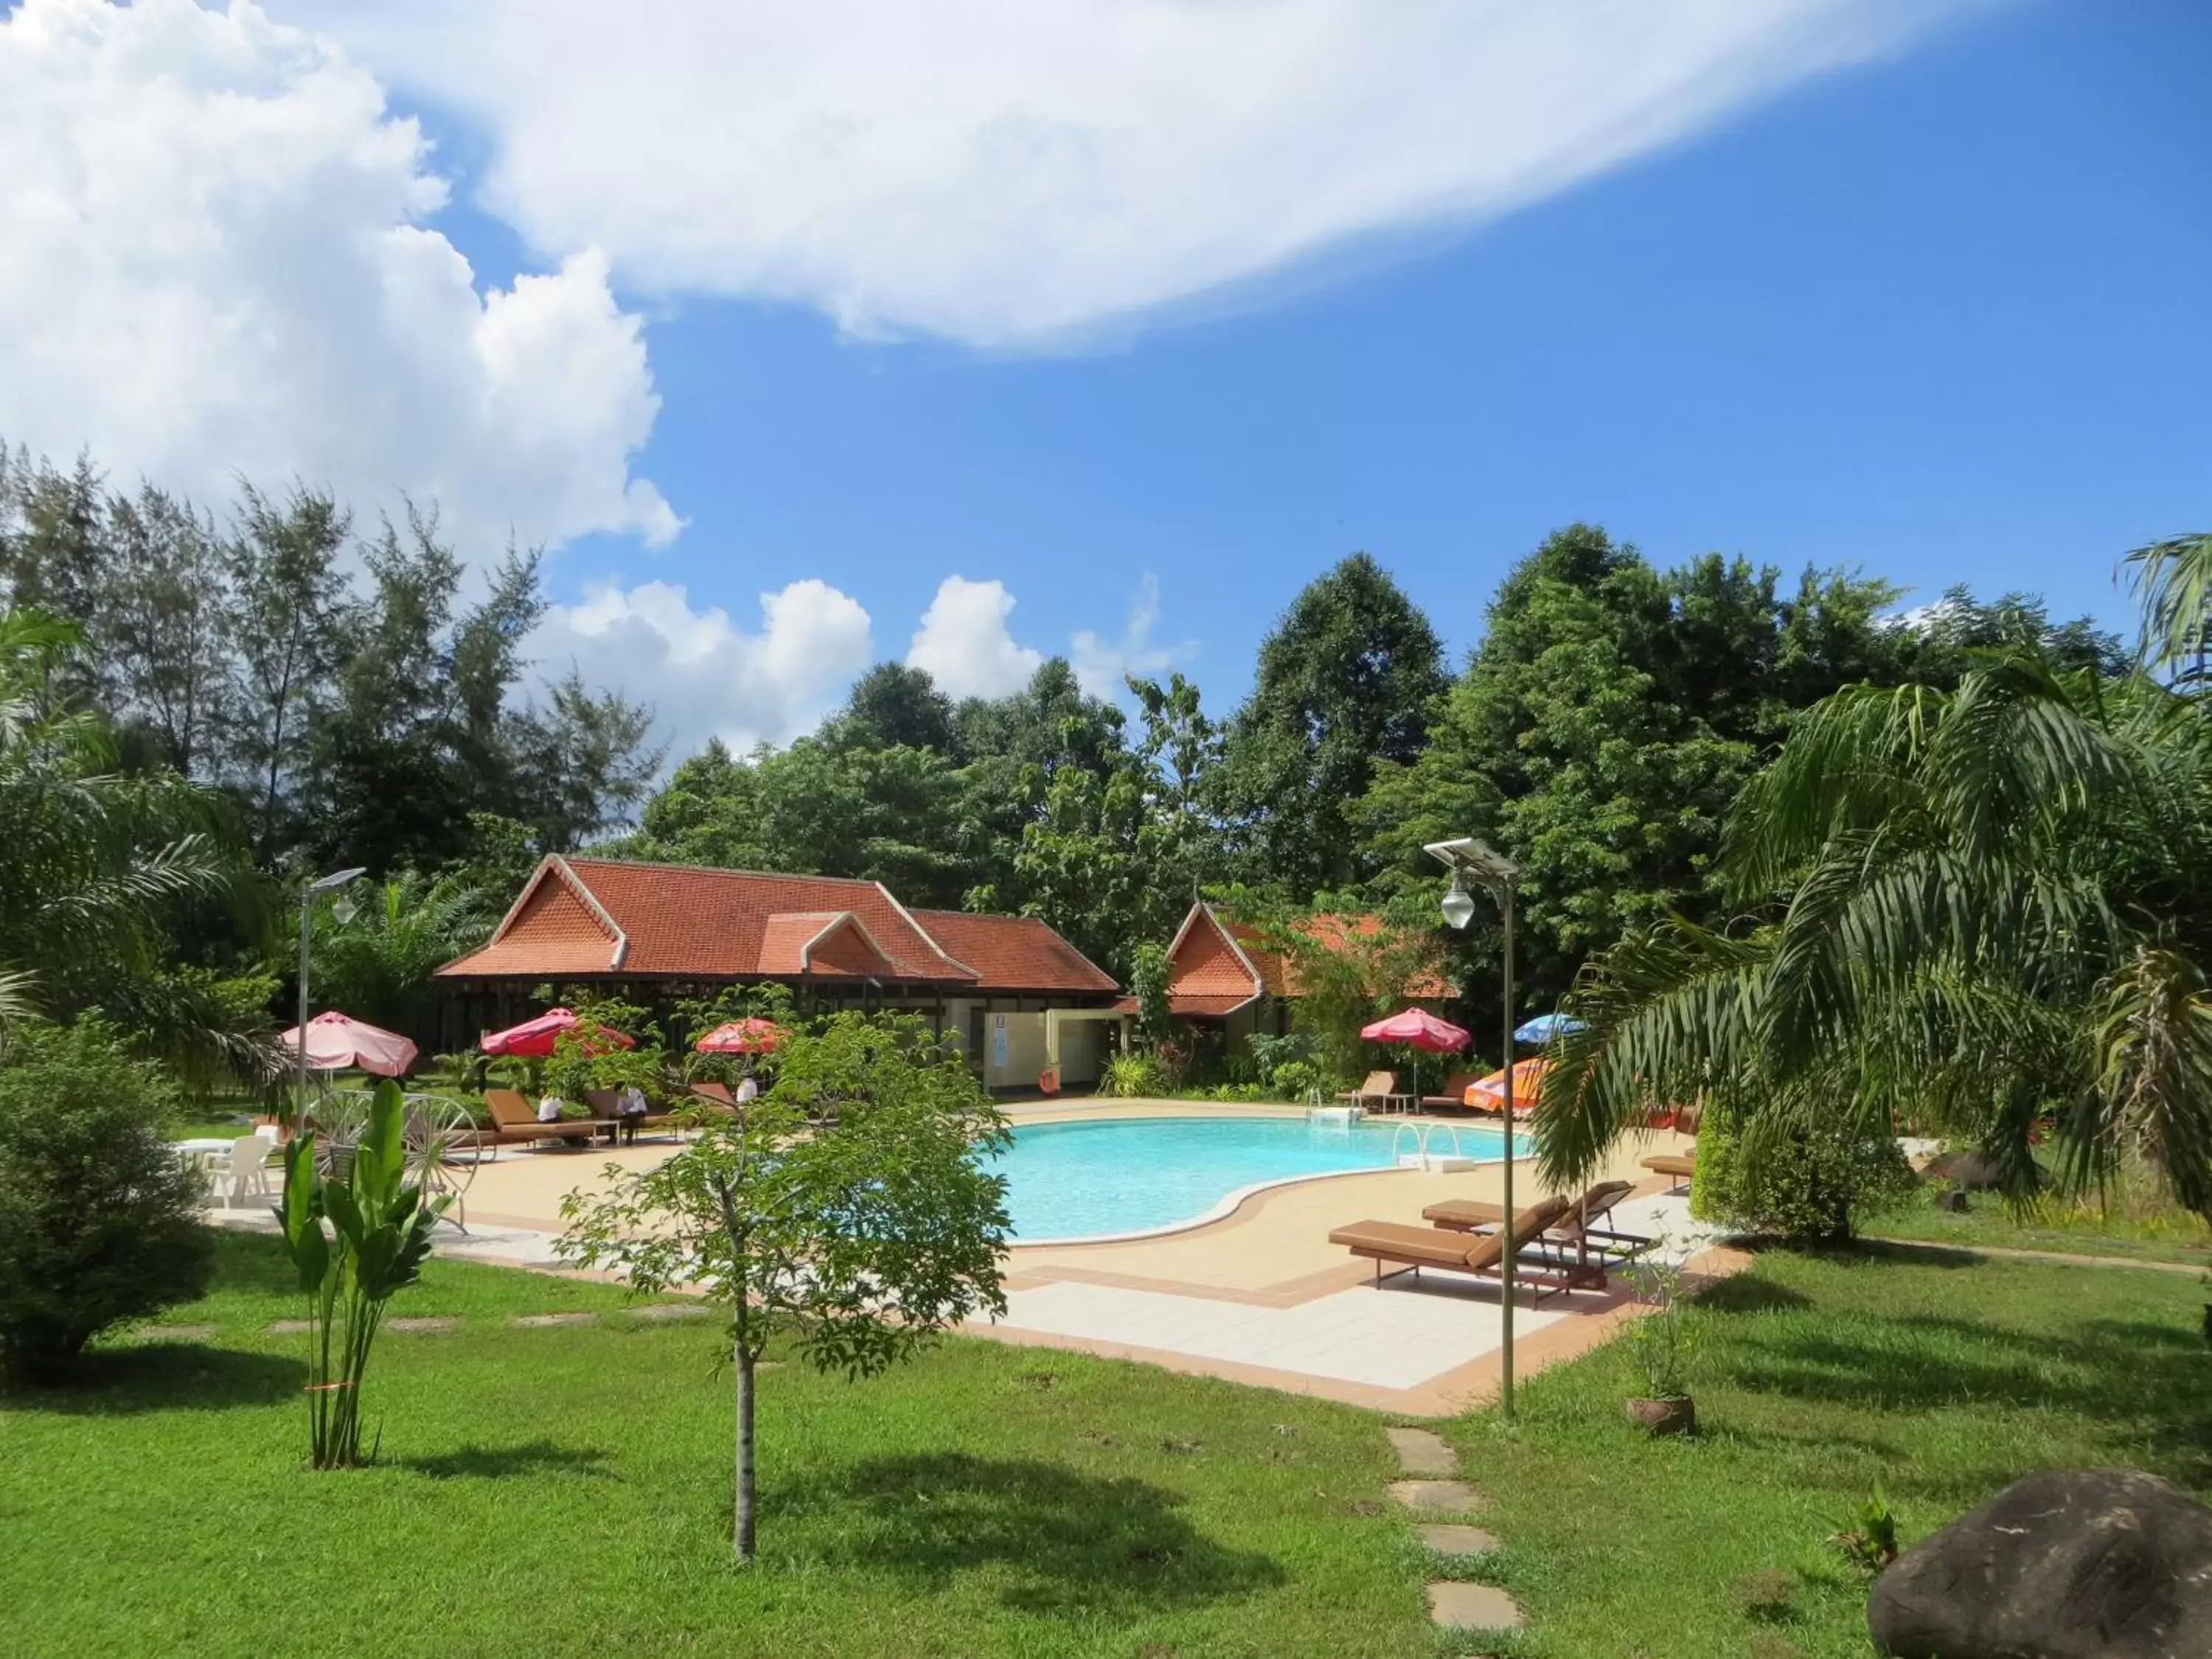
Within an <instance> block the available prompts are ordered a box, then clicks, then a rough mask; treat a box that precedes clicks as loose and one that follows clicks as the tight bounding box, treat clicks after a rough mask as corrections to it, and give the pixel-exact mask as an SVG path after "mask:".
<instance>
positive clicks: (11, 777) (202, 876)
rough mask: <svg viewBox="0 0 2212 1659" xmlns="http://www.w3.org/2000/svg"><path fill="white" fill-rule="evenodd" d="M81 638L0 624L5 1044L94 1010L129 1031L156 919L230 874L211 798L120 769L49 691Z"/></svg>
mask: <svg viewBox="0 0 2212 1659" xmlns="http://www.w3.org/2000/svg"><path fill="white" fill-rule="evenodd" d="M77 644H78V635H77V632H76V629H75V628H74V627H73V626H72V625H71V624H70V623H63V622H58V621H56V620H54V619H52V618H51V617H45V616H42V615H40V614H39V613H37V612H35V611H24V610H15V611H0V1038H3V1037H4V1036H5V1033H6V1031H7V1030H8V1029H9V1027H10V1026H12V1025H13V1024H16V1023H19V1022H21V1020H23V1019H24V1018H28V1017H31V1016H33V1015H34V1014H40V1013H43V1014H48V1015H53V1016H58V1017H68V1016H70V1015H73V1014H75V1013H76V1012H79V1011H80V1010H82V1009H83V1008H85V1007H88V1006H93V1005H94V1004H99V1005H100V1006H104V1007H106V1009H107V1011H108V1012H110V1013H112V1014H114V1015H115V1016H117V1017H118V1018H122V1019H124V1020H125V1021H126V1022H127V1023H131V1024H140V1023H141V1022H139V1021H137V1020H136V1019H134V1018H132V1016H133V1013H134V1012H143V1011H135V1010H134V1008H133V1007H132V1006H131V1005H132V1004H133V1003H134V1001H139V1002H148V1003H149V1005H150V1004H152V1003H158V1002H162V1001H164V1000H166V1001H167V1003H169V1004H174V1005H178V1006H182V1005H183V1004H185V1003H189V1002H191V1000H192V999H191V996H190V994H188V993H186V992H184V991H181V990H176V987H171V989H172V990H173V991H176V994H174V995H168V996H167V997H166V999H165V998H164V997H162V996H150V997H140V996H138V993H139V992H142V991H147V990H148V989H149V987H150V986H152V984H153V983H154V982H155V980H156V979H157V978H158V975H159V969H161V965H162V962H163V958H164V957H166V955H167V947H168V940H167V935H166V933H165V932H164V930H163V928H162V926H161V919H162V915H163V914H164V912H166V911H167V910H168V909H169V908H172V907H173V906H174V905H176V904H178V903H179V902H184V901H187V900H191V899H198V898H206V897H210V896H218V895H221V894H222V893H224V892H226V891H227V890H228V888H229V885H230V881H231V877H232V873H233V864H232V861H231V860H230V859H229V858H228V856H227V855H226V854H225V853H224V852H223V850H222V848H221V846H220V844H219V842H218V840H217V838H216V835H215V834H214V831H215V829H216V824H217V822H218V812H219V809H218V806H217V804H216V800H215V798H214V797H213V796H212V795H211V794H210V793H209V792H208V791H206V790H204V789H201V788H199V787H196V786H194V785H192V784H191V783H189V782H187V781H185V780H184V779H182V778H180V777H178V776H177V775H174V774H173V773H168V772H155V773H148V774H138V775H134V774H126V773H124V772H122V771H120V770H118V769H117V763H116V754H115V748H114V744H113V742H112V738H111V737H110V734H109V732H108V728H107V726H106V722H105V721H104V720H101V719H100V716H98V715H97V714H91V713H88V712H86V711H84V710H82V709H80V708H70V707H68V706H66V705H64V703H62V702H59V701H58V699H57V698H56V697H55V696H53V695H52V691H51V688H52V685H53V684H54V683H55V681H56V679H57V678H58V671H59V670H60V669H61V667H62V666H63V665H64V661H65V659H66V658H67V656H68V654H69V653H70V652H72V651H73V650H74V649H76V646H77Z"/></svg>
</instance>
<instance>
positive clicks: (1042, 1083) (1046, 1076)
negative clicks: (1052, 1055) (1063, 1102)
mask: <svg viewBox="0 0 2212 1659" xmlns="http://www.w3.org/2000/svg"><path fill="white" fill-rule="evenodd" d="M1037 1092H1038V1093H1039V1094H1042V1095H1056V1094H1058V1093H1059V1092H1060V1067H1059V1066H1046V1067H1045V1068H1044V1070H1042V1072H1039V1073H1037Z"/></svg>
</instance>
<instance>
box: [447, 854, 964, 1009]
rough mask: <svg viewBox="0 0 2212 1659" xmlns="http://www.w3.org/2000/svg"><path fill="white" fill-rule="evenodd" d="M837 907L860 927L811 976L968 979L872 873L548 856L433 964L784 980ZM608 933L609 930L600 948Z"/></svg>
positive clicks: (837, 942)
mask: <svg viewBox="0 0 2212 1659" xmlns="http://www.w3.org/2000/svg"><path fill="white" fill-rule="evenodd" d="M593 915H598V916H600V917H604V918H605V922H606V924H607V931H605V932H602V933H601V935H600V937H601V940H602V943H601V945H600V949H599V954H598V956H597V958H596V959H595V960H589V961H586V960H585V959H584V957H585V954H586V953H584V952H581V951H579V950H578V948H577V941H578V940H579V939H580V938H582V937H583V936H584V935H585V933H586V919H588V918H591V917H592V916H593ZM844 915H849V916H850V917H851V918H852V920H853V921H854V922H856V923H857V924H858V926H859V929H860V931H859V932H854V931H853V930H851V929H841V930H837V931H836V933H834V935H833V936H832V937H829V938H823V939H822V940H821V942H820V944H819V945H817V946H816V947H815V949H814V952H813V959H812V963H811V971H813V972H815V973H816V974H817V975H820V974H823V973H843V974H848V975H851V974H858V973H867V974H872V975H874V976H875V977H877V978H879V979H886V980H909V981H924V982H930V983H940V984H973V983H974V982H975V978H976V975H975V972H974V971H973V970H972V969H968V968H964V967H963V966H962V965H961V964H960V963H957V962H955V961H954V960H952V958H951V957H949V956H947V955H946V954H945V951H943V950H942V949H941V948H940V947H939V945H938V944H937V942H936V941H935V940H934V939H931V938H930V937H929V935H928V934H927V933H924V932H923V931H922V930H921V927H918V926H916V925H915V921H914V920H913V919H912V918H911V917H910V916H909V915H908V914H907V912H906V910H905V908H903V907H902V905H901V904H900V903H899V902H898V901H897V900H896V899H895V898H893V897H892V896H890V893H889V892H888V891H886V890H884V888H883V887H882V886H881V885H879V884H877V883H875V882H872V881H854V880H850V879H848V878H842V877H835V876H786V875H774V874H767V873H763V872H756V871H749V870H713V869H706V868H702V867H699V866H690V865H672V864H635V863H630V862H629V861H626V860H619V859H586V858H579V859H559V858H549V859H547V860H545V861H544V863H543V864H541V865H540V866H538V872H537V874H536V875H534V876H533V877H532V878H531V885H530V887H529V888H527V889H526V890H525V893H524V896H523V898H522V899H521V901H520V902H518V903H517V904H516V905H515V907H514V908H513V909H512V910H510V911H509V912H508V913H507V917H506V919H505V920H504V921H501V924H500V926H499V929H498V931H497V932H495V933H494V934H493V935H492V938H491V942H490V943H489V944H488V945H485V946H484V947H483V949H482V950H481V951H474V952H472V953H471V954H470V955H468V956H465V957H461V958H459V960H458V961H455V962H450V963H447V964H446V965H445V966H444V967H443V968H441V969H439V970H438V971H439V973H440V974H441V975H445V976H446V977H447V978H474V977H480V976H500V977H508V978H526V977H530V976H532V975H537V976H541V977H543V976H545V975H560V974H574V973H592V974H613V973H623V974H635V975H640V976H641V977H652V976H655V975H666V976H671V977H677V978H684V977H691V976H696V977H698V978H702V979H753V978H759V977H763V976H775V977H792V976H794V975H796V974H797V973H798V972H799V966H798V957H799V951H800V950H801V949H802V948H803V947H805V945H807V943H808V942H809V941H810V940H813V939H816V938H817V935H821V934H822V933H823V929H824V928H825V927H829V926H830V924H831V923H832V921H834V920H835V919H836V918H838V917H841V916H844ZM611 936H619V942H618V943H614V944H613V945H611V948H610V945H609V943H608V941H609V939H610V938H611ZM770 963H775V965H774V966H771V965H769V964H770Z"/></svg>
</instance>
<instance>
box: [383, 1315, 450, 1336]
mask: <svg viewBox="0 0 2212 1659" xmlns="http://www.w3.org/2000/svg"><path fill="white" fill-rule="evenodd" d="M460 1323H461V1322H460V1321H459V1320H458V1319H441V1318H432V1319H387V1320H386V1321H385V1322H384V1328H385V1329H386V1330H387V1331H405V1332H408V1333H409V1334H411V1335H415V1336H442V1335H444V1334H446V1333H447V1331H451V1330H458V1329H459V1328H460Z"/></svg>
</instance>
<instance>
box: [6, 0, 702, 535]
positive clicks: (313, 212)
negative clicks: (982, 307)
mask: <svg viewBox="0 0 2212 1659" xmlns="http://www.w3.org/2000/svg"><path fill="white" fill-rule="evenodd" d="M0 179H6V180H7V184H6V186H5V187H4V188H0V249H4V250H5V252H4V254H0V434H4V435H6V437H7V438H8V439H9V440H10V441H15V442H21V443H27V444H29V445H30V446H32V447H34V448H40V449H45V450H47V451H49V452H52V453H56V454H57V455H61V456H67V455H70V454H73V453H75V452H76V450H78V449H79V448H80V447H88V448H89V449H90V451H91V453H92V454H93V455H94V458H95V459H97V460H98V461H100V463H101V464H103V465H106V466H107V467H109V468H111V469H112V470H114V471H117V472H118V473H119V474H120V475H121V477H122V478H123V479H124V480H125V482H127V481H129V480H131V479H132V478H134V477H137V476H139V475H141V474H143V475H144V476H147V477H152V478H154V479H155V480H156V481H158V482H160V483H164V484H166V485H168V486H170V487H173V488H177V489H185V490H188V491H190V492H191V493H193V494H194V495H198V496H200V497H201V498H202V499H204V500H207V501H217V500H220V499H222V498H224V497H226V496H227V495H228V493H229V490H230V487H231V483H232V481H233V479H234V477H236V476H237V475H238V474H240V473H243V474H245V475H246V476H248V477H253V478H255V479H257V480H258V481H260V482H264V483H273V484H282V483H283V482H284V481H285V480H286V479H287V478H289V477H292V476H295V475H296V476H298V477H301V478H302V479H304V480H306V481H307V482H308V483H311V484H316V485H322V486H326V487H329V488H331V489H334V490H336V491H337V493H339V494H340V495H342V496H343V497H345V498H346V499H348V500H349V501H352V502H354V503H355V504H356V506H359V507H363V508H368V507H390V506H391V505H392V504H393V503H394V501H396V498H397V495H398V492H399V491H402V490H404V491H408V492H410V493H412V494H413V495H415V496H416V497H417V498H418V499H421V500H426V501H427V500H429V499H433V498H435V500H436V501H437V502H438V503H439V505H440V506H441V509H442V513H443V519H444V522H445V523H446V525H447V527H448V528H449V529H451V530H452V531H453V532H454V533H455V534H456V535H457V536H459V537H461V538H464V539H465V543H466V542H467V541H470V540H476V539H478V538H483V539H491V540H497V539H501V538H504V537H505V536H506V535H507V533H508V532H509V531H510V530H512V531H513V532H514V533H515V534H517V535H518V536H520V538H522V539H524V540H525V541H538V540H547V541H555V542H558V541H561V540H563V539H566V538H570V537H574V536H577V535H580V534H582V533H585V532H592V531H609V532H618V533H625V534H632V535H636V536H639V537H641V538H644V539H645V540H647V541H648V542H659V541H665V540H666V539H667V538H669V537H671V536H672V535H674V534H675V533H676V532H677V530H678V527H679V526H678V520H677V517H676V515H675V513H673V512H672V511H671V508H670V507H669V505H668V503H667V502H666V501H664V500H663V499H662V498H661V495H660V494H659V491H658V490H656V489H654V488H653V485H652V484H651V483H647V481H645V480H644V479H642V478H640V477H635V476H634V475H633V473H632V471H631V457H632V455H633V454H634V453H635V451H636V450H637V448H638V447H640V446H641V444H643V443H644V441H645V440H646V437H647V434H648V433H649V432H650V431H651V429H652V427H653V419H654V416H655V415H656V414H657V412H658V410H659V398H658V397H656V396H655V394H654V392H653V379H652V375H651V373H650V371H649V369H648V368H647V361H646V348H645V341H644V337H643V335H642V331H641V323H640V319H638V317H637V316H636V315H635V314H634V313H628V312H625V311H624V310H623V308H622V307H620V306H619V305H618V304H617V301H616V299H615V297H614V295H613V292H612V290H611V287H610V266H609V262H608V259H607V257H606V256H605V254H604V253H602V252H598V251H596V250H594V249H592V247H591V246H589V244H588V242H587V241H586V240H577V241H574V242H569V243H566V244H563V245H562V248H561V249H560V250H559V255H560V257H558V258H556V260H555V261H553V263H554V264H555V267H556V268H554V269H552V270H548V271H546V272H544V273H543V274H536V275H526V276H522V277H520V279H519V280H518V281H517V282H516V283H514V285H513V287H512V288H511V289H492V290H489V291H483V290H482V289H479V286H478V284H477V281H476V278H475V274H474V272H473V271H472V270H471V267H470V264H469V262H468V261H467V259H465V258H463V257H462V255H461V254H460V252H459V251H458V250H457V249H456V248H455V247H454V246H453V244H452V243H451V242H449V241H448V240H447V239H446V237H445V236H444V235H443V234H441V233H440V232H439V231H438V230H436V229H435V228H432V227H431V225H430V224H429V220H430V219H431V218H432V216H435V214H436V213H437V212H438V210H440V209H441V207H442V206H443V205H444V204H445V203H446V200H447V185H446V184H445V182H444V181H443V180H442V179H441V178H439V177H438V176H437V174H436V173H434V172H433V171H432V170H431V168H430V167H429V155H428V146H427V145H426V143H425V142H424V140H423V137H422V133H421V131H419V129H418V127H417V126H416V123H415V122H414V121H412V120H411V119H403V118H397V117H395V116H393V115H392V113H391V112H389V111H388V110H387V109H386V103H385V98H384V93H383V89H382V88H381V87H380V85H379V84H378V82H377V81H376V80H375V78H374V76H373V75H372V74H371V72H370V71H369V70H368V69H366V68H364V67H362V65H361V64H358V63H356V62H355V61H353V60H352V59H351V58H349V57H348V55H347V54H346V52H344V50H343V48H342V47H341V46H337V45H336V44H333V43H330V42H327V41H324V40H317V39H314V38H311V37H310V36H308V35H307V34H306V33H301V31H300V30H298V29H296V28H293V27H286V26H283V25H280V24H278V23H276V22H273V21H270V18H269V17H268V16H267V15H264V13H263V12H262V11H260V10H258V9H256V8H255V7H254V6H252V4H249V3H244V0H240V3H236V4H234V5H233V6H232V7H231V8H230V9H228V11H210V10H204V9H200V8H199V7H197V6H196V5H193V4H191V3H190V0H137V3H135V4H133V5H131V6H129V7H114V6H110V5H107V4H104V3H100V0H23V3H22V4H21V5H20V6H19V7H18V8H17V9H15V10H14V11H13V12H12V13H7V14H0Z"/></svg>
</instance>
